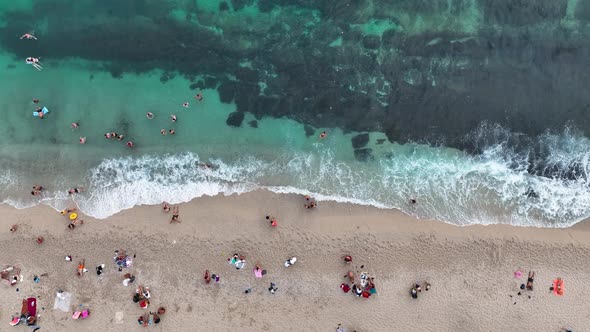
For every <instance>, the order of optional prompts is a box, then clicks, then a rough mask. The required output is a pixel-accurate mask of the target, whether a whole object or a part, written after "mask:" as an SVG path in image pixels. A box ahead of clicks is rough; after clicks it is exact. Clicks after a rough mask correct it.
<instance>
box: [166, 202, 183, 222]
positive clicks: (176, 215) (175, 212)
mask: <svg viewBox="0 0 590 332" xmlns="http://www.w3.org/2000/svg"><path fill="white" fill-rule="evenodd" d="M170 210H172V218H170V223H171V224H172V223H179V224H180V208H179V207H178V206H174V207H172V208H170V204H168V203H166V202H164V204H163V206H162V211H164V213H168V212H170Z"/></svg>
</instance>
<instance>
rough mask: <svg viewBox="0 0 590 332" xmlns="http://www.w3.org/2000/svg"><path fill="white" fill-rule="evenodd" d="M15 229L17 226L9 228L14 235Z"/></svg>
mask: <svg viewBox="0 0 590 332" xmlns="http://www.w3.org/2000/svg"><path fill="white" fill-rule="evenodd" d="M17 229H18V225H12V227H10V232H11V233H14V232H16V230H17Z"/></svg>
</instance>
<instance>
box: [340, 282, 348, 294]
mask: <svg viewBox="0 0 590 332" xmlns="http://www.w3.org/2000/svg"><path fill="white" fill-rule="evenodd" d="M340 288H341V289H342V291H343V292H344V293H348V292H349V291H350V286H348V285H347V284H344V283H343V284H341V285H340Z"/></svg>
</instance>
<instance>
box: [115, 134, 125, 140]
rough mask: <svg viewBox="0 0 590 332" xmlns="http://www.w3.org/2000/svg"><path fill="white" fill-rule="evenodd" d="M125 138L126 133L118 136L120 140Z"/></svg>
mask: <svg viewBox="0 0 590 332" xmlns="http://www.w3.org/2000/svg"><path fill="white" fill-rule="evenodd" d="M123 138H125V135H119V136H117V139H118V140H119V141H122V140H123Z"/></svg>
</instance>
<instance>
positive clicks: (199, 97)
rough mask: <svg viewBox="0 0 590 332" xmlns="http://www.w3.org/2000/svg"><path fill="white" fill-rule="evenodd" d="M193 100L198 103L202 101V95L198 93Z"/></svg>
mask: <svg viewBox="0 0 590 332" xmlns="http://www.w3.org/2000/svg"><path fill="white" fill-rule="evenodd" d="M195 99H196V100H198V101H202V100H203V95H202V94H201V93H200V92H199V93H197V95H196V96H195Z"/></svg>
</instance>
